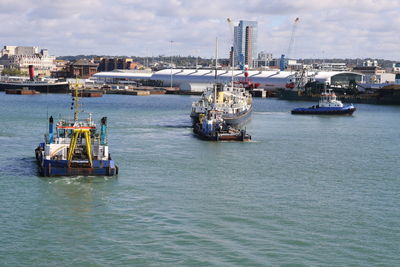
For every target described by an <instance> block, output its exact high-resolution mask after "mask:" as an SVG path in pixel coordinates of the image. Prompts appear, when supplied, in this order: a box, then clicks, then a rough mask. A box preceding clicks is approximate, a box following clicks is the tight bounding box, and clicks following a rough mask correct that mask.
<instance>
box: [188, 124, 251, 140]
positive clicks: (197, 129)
mask: <svg viewBox="0 0 400 267" xmlns="http://www.w3.org/2000/svg"><path fill="white" fill-rule="evenodd" d="M193 132H194V133H195V134H196V135H197V136H198V137H199V138H200V139H203V140H207V141H241V142H245V141H250V140H251V136H250V135H248V134H246V131H245V130H241V131H235V132H231V131H226V132H215V133H214V134H207V133H205V132H204V131H203V130H202V128H201V124H200V123H196V124H195V125H194V126H193Z"/></svg>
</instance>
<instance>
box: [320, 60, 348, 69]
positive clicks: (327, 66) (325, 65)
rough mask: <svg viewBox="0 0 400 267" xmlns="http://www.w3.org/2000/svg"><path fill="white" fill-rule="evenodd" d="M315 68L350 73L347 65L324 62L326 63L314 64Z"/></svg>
mask: <svg viewBox="0 0 400 267" xmlns="http://www.w3.org/2000/svg"><path fill="white" fill-rule="evenodd" d="M313 68H314V69H315V70H321V71H349V70H350V69H349V67H347V65H346V63H333V62H324V63H314V64H313Z"/></svg>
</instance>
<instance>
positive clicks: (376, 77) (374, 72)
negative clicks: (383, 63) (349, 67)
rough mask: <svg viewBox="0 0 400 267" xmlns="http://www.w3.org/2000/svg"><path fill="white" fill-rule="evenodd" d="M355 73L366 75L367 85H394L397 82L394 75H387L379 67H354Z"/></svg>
mask: <svg viewBox="0 0 400 267" xmlns="http://www.w3.org/2000/svg"><path fill="white" fill-rule="evenodd" d="M353 71H355V72H359V73H362V74H364V75H365V81H366V82H367V83H392V82H395V80H396V78H395V74H394V73H387V72H386V71H385V70H384V69H383V68H381V67H379V66H363V67H354V68H353Z"/></svg>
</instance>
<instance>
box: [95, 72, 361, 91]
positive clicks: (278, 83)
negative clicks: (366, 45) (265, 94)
mask: <svg viewBox="0 0 400 267" xmlns="http://www.w3.org/2000/svg"><path fill="white" fill-rule="evenodd" d="M247 72H248V78H249V80H250V81H251V82H252V83H259V84H260V87H261V88H264V89H281V88H285V87H286V85H287V84H288V83H291V82H294V81H296V79H297V77H298V76H299V74H298V73H295V72H291V71H279V70H263V71H258V70H249V71H247ZM232 77H233V80H234V81H243V80H244V79H245V71H242V70H234V71H232V70H228V69H227V70H217V72H215V70H213V69H163V70H160V71H156V72H150V71H147V72H146V71H112V72H99V73H96V74H94V75H93V76H92V78H91V79H92V80H93V81H94V83H97V84H134V83H138V82H144V81H152V82H153V83H156V84H158V85H159V86H164V87H170V86H171V87H179V88H180V89H181V90H187V91H193V92H198V91H203V90H204V88H205V87H206V86H208V85H210V84H211V83H213V82H214V81H215V80H216V81H217V82H221V83H229V82H231V81H232ZM303 78H305V79H308V80H312V81H317V82H319V83H323V84H327V85H337V86H346V85H349V83H351V82H356V83H362V82H364V75H363V74H361V73H356V72H350V71H309V72H306V73H304V77H303Z"/></svg>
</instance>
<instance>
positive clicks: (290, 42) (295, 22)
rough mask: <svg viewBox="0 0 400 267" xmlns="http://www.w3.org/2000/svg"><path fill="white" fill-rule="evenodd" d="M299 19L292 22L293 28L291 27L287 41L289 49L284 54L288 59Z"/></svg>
mask: <svg viewBox="0 0 400 267" xmlns="http://www.w3.org/2000/svg"><path fill="white" fill-rule="evenodd" d="M299 21H300V18H296V19H295V20H294V22H293V27H292V33H291V35H290V41H289V47H288V50H287V53H286V57H287V58H288V59H289V56H290V53H291V52H292V49H293V43H294V37H295V34H296V30H297V25H298V24H299Z"/></svg>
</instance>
